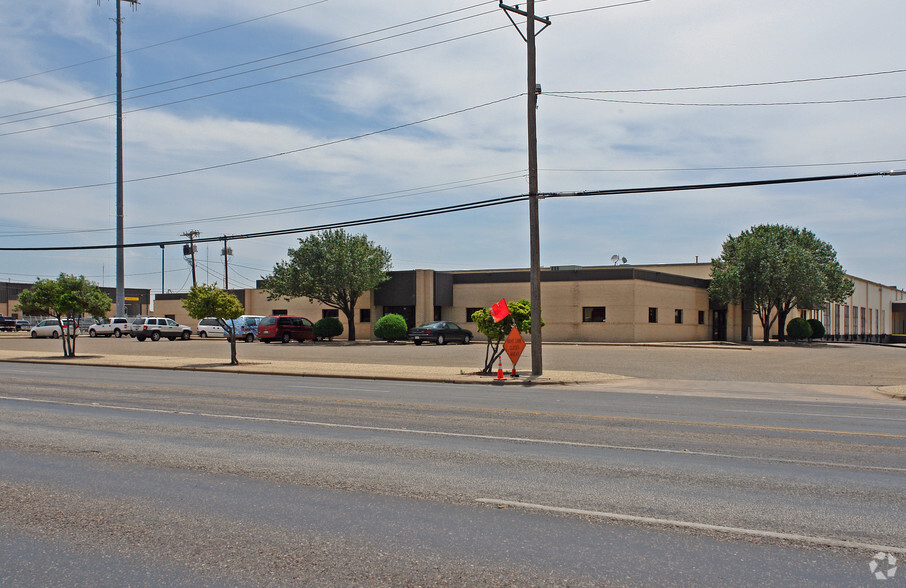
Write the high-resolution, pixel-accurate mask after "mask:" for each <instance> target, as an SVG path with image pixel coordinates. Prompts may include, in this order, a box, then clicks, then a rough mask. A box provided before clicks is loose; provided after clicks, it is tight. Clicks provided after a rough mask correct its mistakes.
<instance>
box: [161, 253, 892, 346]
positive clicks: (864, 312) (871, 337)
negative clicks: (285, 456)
mask: <svg viewBox="0 0 906 588" xmlns="http://www.w3.org/2000/svg"><path fill="white" fill-rule="evenodd" d="M710 271H711V264H710V263H690V264H670V265H637V266H628V265H621V266H601V267H578V266H561V267H551V268H545V269H543V270H542V272H541V282H542V288H541V301H542V313H541V314H542V317H543V319H544V322H545V326H544V340H545V341H551V342H555V341H577V342H583V341H588V342H656V341H713V340H717V341H737V342H739V341H750V340H756V341H758V340H761V339H762V338H763V331H762V327H761V323H760V321H759V320H758V317H757V315H754V314H753V313H752V312H751V309H743V308H741V307H739V306H733V305H731V306H729V307H725V306H721V305H716V304H714V303H713V302H712V301H711V300H710V299H709V297H708V291H707V288H708V283H709V276H710ZM849 277H850V279H852V280H853V282H854V283H855V285H856V289H855V292H854V293H853V295H852V296H851V297H849V298H848V299H847V300H846V301H844V302H843V303H841V304H829V305H827V306H826V307H825V308H823V309H819V310H803V311H794V312H793V313H792V314H791V315H790V317H789V318H793V317H795V316H804V317H805V318H817V319H819V320H821V321H822V323H824V325H825V328H826V330H827V334H828V337H829V338H834V339H837V340H860V341H881V340H884V339H886V338H889V337H888V336H889V335H892V334H896V333H906V292H904V291H903V290H900V289H898V288H896V287H895V286H885V285H883V284H879V283H877V282H872V281H869V280H865V279H862V278H857V277H854V276H849ZM234 293H235V294H236V295H237V296H238V297H239V299H240V301H241V302H242V303H243V305H244V307H245V311H246V313H247V314H256V315H271V314H291V315H301V316H305V317H307V318H309V319H311V320H312V321H317V320H319V319H321V318H323V317H325V316H336V317H338V318H339V319H340V320H341V321H343V322H344V323H345V322H346V318H345V316H343V315H342V314H341V313H339V312H338V311H337V310H335V309H331V308H329V307H327V306H325V305H322V304H319V303H317V302H314V303H312V302H309V301H308V299H293V300H284V299H279V300H268V298H267V294H266V293H265V292H264V291H263V290H260V289H245V290H234ZM529 297H530V291H529V271H528V270H527V269H503V270H474V271H452V272H440V271H434V270H427V269H425V270H409V271H395V272H391V273H390V279H389V280H388V281H387V282H385V283H384V284H382V285H381V286H380V287H379V288H377V289H375V290H374V291H372V292H367V293H365V295H363V296H362V297H361V298H360V299H359V301H358V303H357V305H356V313H355V320H356V335H357V338H359V339H368V338H370V337H372V328H373V326H374V322H375V321H376V320H377V319H378V318H380V317H381V316H384V315H385V314H389V313H396V314H400V315H402V316H403V317H405V318H406V321H407V322H408V323H409V324H410V325H415V324H420V323H423V322H428V321H432V320H446V321H452V322H454V323H457V324H459V325H460V326H463V327H465V328H471V329H472V330H473V331H477V329H476V328H475V326H474V323H472V322H471V314H472V312H474V311H475V310H477V309H479V308H488V307H490V306H491V305H492V304H494V303H495V302H497V301H498V300H500V299H501V298H505V299H507V300H518V299H520V298H525V299H528V298H529ZM184 298H185V294H158V295H156V296H155V301H154V314H156V315H159V316H169V317H171V318H174V319H176V320H177V321H179V322H181V323H185V324H192V325H193V326H194V324H195V323H196V322H197V321H193V320H192V319H190V318H189V316H188V314H187V313H186V311H185V309H183V307H182V300H183V299H184ZM347 332H348V327H347ZM476 335H477V332H476ZM776 335H777V326H776V325H775V326H774V327H773V329H772V336H776Z"/></svg>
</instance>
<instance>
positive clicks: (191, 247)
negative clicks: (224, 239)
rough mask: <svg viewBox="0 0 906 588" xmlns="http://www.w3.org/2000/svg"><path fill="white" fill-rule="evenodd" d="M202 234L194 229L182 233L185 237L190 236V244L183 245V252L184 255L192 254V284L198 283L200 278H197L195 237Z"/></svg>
mask: <svg viewBox="0 0 906 588" xmlns="http://www.w3.org/2000/svg"><path fill="white" fill-rule="evenodd" d="M200 234H201V233H199V232H198V231H196V230H194V229H193V230H191V231H186V232H185V233H183V234H182V236H183V237H188V238H189V244H188V245H183V247H182V254H183V256H190V257H191V259H192V261H191V262H190V265H191V266H192V286H197V285H198V280H196V279H195V251H196V248H195V242H194V240H195V237H197V236H198V235H200Z"/></svg>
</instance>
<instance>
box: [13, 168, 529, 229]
mask: <svg viewBox="0 0 906 588" xmlns="http://www.w3.org/2000/svg"><path fill="white" fill-rule="evenodd" d="M524 177H525V170H521V171H515V172H506V173H501V174H493V175H490V176H482V177H479V178H471V179H469V180H458V181H454V182H444V183H441V184H433V185H429V186H422V187H418V188H407V189H403V190H393V191H389V192H381V193H377V194H371V195H368V196H354V197H351V198H340V199H336V200H327V201H323V202H315V203H312V204H303V205H300V206H288V207H283V208H272V209H268V210H259V211H252V212H244V213H237V214H228V215H221V216H211V217H204V218H199V219H182V220H175V221H169V222H165V223H149V224H144V225H132V226H128V227H126V228H127V229H129V230H135V229H148V228H154V227H168V226H185V225H187V224H197V223H207V222H217V221H226V220H236V219H250V218H258V217H263V216H277V215H286V214H290V213H294V212H301V211H305V210H323V209H327V208H339V207H341V206H353V205H357V204H371V203H374V202H382V201H386V200H393V199H399V198H409V197H412V196H424V195H426V194H435V193H438V192H444V191H447V190H456V189H460V188H473V187H475V186H483V185H487V184H491V183H495V182H502V181H507V180H514V179H518V178H524ZM479 180H481V181H479ZM112 230H113V229H111V228H102V229H84V230H77V231H72V230H45V231H37V232H31V233H24V232H23V233H13V232H5V233H3V234H0V238H16V237H37V236H49V235H79V234H87V233H104V232H108V231H112Z"/></svg>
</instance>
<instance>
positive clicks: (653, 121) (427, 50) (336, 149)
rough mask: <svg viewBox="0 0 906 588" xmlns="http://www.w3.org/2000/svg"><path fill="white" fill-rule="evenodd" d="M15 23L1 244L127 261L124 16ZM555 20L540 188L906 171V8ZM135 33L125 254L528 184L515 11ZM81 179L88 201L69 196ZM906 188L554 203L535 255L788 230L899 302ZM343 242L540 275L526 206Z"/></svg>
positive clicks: (631, 12) (11, 256)
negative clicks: (120, 66) (119, 79)
mask: <svg viewBox="0 0 906 588" xmlns="http://www.w3.org/2000/svg"><path fill="white" fill-rule="evenodd" d="M0 9H2V14H3V15H4V18H3V19H2V21H0V50H2V51H3V53H4V55H5V57H4V59H3V60H2V62H0V80H2V83H0V116H2V117H3V118H0V193H2V195H0V206H2V210H3V213H2V215H0V246H4V247H30V246H46V245H50V246H63V245H101V244H109V243H114V242H115V232H114V227H115V194H116V191H115V185H114V182H115V177H116V176H115V168H114V162H115V106H114V104H113V103H112V100H113V97H112V94H113V93H114V92H115V78H114V72H115V62H114V60H113V59H112V57H111V56H112V55H113V54H114V52H115V28H114V23H113V22H112V20H111V19H112V18H113V17H114V15H115V4H113V2H110V1H108V0H101V2H100V5H98V4H97V3H96V2H91V1H86V0H78V1H76V0H57V1H55V2H53V3H23V2H12V1H11V0H0ZM537 11H538V13H539V14H541V15H544V16H547V15H551V18H552V21H553V25H552V26H551V27H549V28H548V29H546V30H545V31H544V32H543V33H542V34H541V35H540V36H539V37H538V81H539V83H541V85H542V89H543V94H542V95H541V96H540V99H539V109H538V138H539V166H540V174H539V178H540V189H541V191H543V192H558V191H568V192H572V191H581V190H595V189H612V188H633V187H644V186H659V185H674V184H687V183H706V182H724V181H744V180H754V179H771V178H786V177H798V176H813V175H824V174H837V173H856V172H873V171H881V170H889V169H901V168H906V147H904V145H903V140H902V138H903V137H904V136H906V129H904V127H906V119H904V117H903V116H902V114H901V112H902V108H903V104H904V100H906V72H901V71H899V70H901V69H906V63H904V62H903V57H902V56H903V55H906V36H904V35H902V33H901V30H900V23H902V22H904V20H906V4H901V3H893V2H890V1H889V0H888V1H886V2H881V1H877V0H866V1H864V2H860V3H853V2H844V1H841V0H826V1H822V2H818V1H810V0H804V1H799V2H792V3H791V2H788V1H787V2H783V1H774V0H764V1H762V2H758V3H738V2H725V1H719V0H702V1H697V0H689V1H684V2H676V1H667V0H650V1H647V2H634V3H632V2H630V3H618V2H602V1H600V0H547V1H543V2H542V1H539V2H537ZM123 15H124V17H125V21H124V24H123V31H124V33H123V46H124V50H125V51H126V53H125V55H124V88H125V89H126V90H127V91H126V98H127V100H126V102H125V110H126V115H125V125H124V126H125V133H124V134H125V177H126V180H127V183H126V185H125V216H126V242H127V243H137V242H151V241H160V240H175V239H179V238H180V234H181V233H183V232H185V231H188V230H190V229H196V230H198V231H200V232H201V236H202V237H215V236H221V235H232V234H240V233H251V232H257V231H268V230H275V229H284V228H292V227H302V226H311V225H316V224H322V223H333V222H341V221H346V220H356V219H362V218H369V217H374V216H381V215H386V214H393V213H402V212H408V211H414V210H420V209H426V208H433V207H439V206H448V205H453V204H460V203H466V202H471V201H476V200H483V199H488V198H496V197H501V196H510V195H517V194H524V193H525V192H526V191H527V189H528V187H527V178H526V171H525V170H526V167H527V156H526V138H525V135H526V124H525V118H526V115H525V97H524V96H520V94H522V93H523V92H524V90H525V44H524V42H523V41H522V39H521V38H520V37H519V35H518V33H517V32H516V30H515V29H514V28H513V26H512V25H511V24H510V22H509V21H508V20H507V18H506V16H505V15H504V14H503V12H502V11H501V10H500V9H499V8H498V7H497V3H496V2H477V1H472V2H469V1H462V2H453V1H448V2H444V3H429V2H416V1H414V0H412V1H410V0H396V1H391V2H381V3H376V2H374V3H362V2H355V3H354V2H350V1H348V0H321V1H318V0H307V1H306V0H280V1H269V2H256V3H250V2H240V1H234V0H222V1H220V2H216V3H214V2H198V3H186V2H177V1H175V0H147V1H146V2H144V3H142V4H140V5H139V6H138V7H137V9H136V10H134V11H133V10H132V7H131V6H130V5H128V4H124V5H123ZM407 23H409V24H407ZM243 64H245V65H243ZM251 70H258V71H251ZM225 76H229V77H225ZM214 78H223V79H219V80H215V79H214ZM692 87H694V88H696V89H682V88H692ZM88 106H91V108H86V107H88ZM460 111H462V112H460ZM452 113H459V114H452ZM49 115H53V116H49ZM26 119H28V120H26ZM425 119H432V120H430V121H429V122H424V123H422V124H417V125H411V123H414V122H417V121H422V120H425ZM43 127H47V128H43ZM396 127H401V128H397V129H396V130H392V131H391V130H387V129H393V128H396ZM380 131H385V132H380ZM354 137H360V138H354ZM279 154H285V155H279ZM249 159H257V161H255V162H251V163H244V164H236V162H240V161H244V160H249ZM202 168H213V169H208V170H206V171H194V170H200V169H202ZM159 176H164V177H159ZM149 178H150V179H149ZM77 186H94V187H89V188H79V189H66V190H61V188H71V187H77ZM904 191H906V177H883V178H869V179H850V180H842V181H835V182H822V183H809V184H796V185H792V186H783V187H759V188H741V189H733V190H708V191H696V192H681V193H668V194H653V195H644V196H611V197H588V198H573V199H548V200H544V201H542V202H541V207H540V212H541V261H542V265H544V266H549V265H606V264H609V260H610V257H611V255H613V254H619V255H620V256H624V257H626V258H627V259H628V260H629V262H630V263H635V264H651V263H678V262H692V261H694V260H695V259H696V257H698V258H699V259H700V260H701V261H707V260H708V259H710V258H711V257H714V256H717V255H719V253H720V247H721V244H722V242H723V241H724V239H725V238H726V237H727V236H728V235H731V234H733V235H735V234H738V233H739V232H740V231H742V230H744V229H746V228H748V227H750V226H752V225H755V224H759V223H786V224H791V225H794V226H804V227H807V228H809V229H810V230H812V231H813V232H815V233H816V234H817V235H818V236H819V237H820V238H822V239H825V240H827V241H829V242H830V243H831V244H833V245H834V247H835V248H836V250H837V252H838V258H839V260H840V261H841V263H842V264H843V266H844V267H845V268H846V270H847V271H849V272H850V273H853V274H855V275H858V276H860V277H864V278H867V279H871V280H875V281H879V282H882V283H885V284H888V285H900V286H902V285H903V282H904V280H903V277H904V270H906V258H904V256H903V255H902V254H901V247H899V246H898V241H899V237H900V235H901V233H902V230H903V219H904V218H906V214H904V213H906V210H904V208H906V205H904V202H903V198H902V194H903V193H904ZM350 230H351V231H353V232H356V233H365V234H367V235H368V236H369V238H371V239H372V240H373V241H375V242H376V243H378V244H381V245H383V246H385V247H386V248H388V249H389V250H390V252H391V254H392V255H393V264H394V269H411V268H434V269H438V270H447V269H474V268H501V267H527V266H528V263H529V247H528V210H527V206H526V205H525V204H524V203H518V204H513V205H507V206H501V207H495V208H487V209H480V210H476V211H470V212H461V213H456V214H449V215H442V216H435V217H430V218H423V219H417V220H408V221H401V222H394V223H387V224H381V225H372V226H365V227H358V228H354V229H350ZM299 236H304V235H299ZM297 238H298V236H281V237H271V238H267V239H257V240H241V241H232V242H231V243H230V246H231V248H232V249H233V253H234V256H233V257H232V258H231V264H230V285H231V286H232V287H249V286H252V285H253V284H254V281H255V279H257V278H259V277H260V276H262V275H264V274H267V273H268V272H269V271H270V269H271V268H272V267H273V265H274V264H275V263H276V262H278V261H280V260H282V259H284V258H285V256H286V250H287V249H288V248H289V247H293V246H294V245H296V242H297V241H296V239H297ZM220 248H221V245H220V244H219V243H212V244H210V245H206V244H201V245H199V252H198V258H199V261H200V266H199V276H200V279H201V280H202V281H205V282H210V283H212V282H215V281H216V282H218V283H220V284H222V283H223V275H222V274H223V260H222V257H220ZM165 256H166V258H165V268H166V274H165V279H164V282H165V288H166V289H169V290H173V291H180V290H185V289H187V288H188V286H189V285H190V279H191V278H190V271H189V266H188V264H187V263H186V262H185V261H184V259H183V257H182V250H181V247H176V246H172V247H167V249H166V250H165ZM114 268H115V253H114V251H113V250H101V251H74V252H15V253H11V252H0V280H10V281H30V280H32V279H34V278H35V277H54V276H56V275H57V274H59V273H60V272H67V273H75V274H84V275H86V276H88V277H90V278H91V279H92V280H94V281H96V282H98V283H101V284H103V285H107V286H113V285H114V284H115V278H114ZM160 272H161V251H160V249H159V248H158V247H150V248H145V249H129V250H128V251H127V255H126V275H127V277H126V285H127V286H128V287H141V288H151V289H152V290H155V291H157V290H159V289H160V285H161V274H160Z"/></svg>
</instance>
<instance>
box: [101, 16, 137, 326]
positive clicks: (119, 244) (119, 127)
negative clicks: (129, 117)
mask: <svg viewBox="0 0 906 588" xmlns="http://www.w3.org/2000/svg"><path fill="white" fill-rule="evenodd" d="M114 1H115V2H116V316H126V261H125V248H124V244H125V243H124V241H125V238H124V237H125V231H124V228H123V224H124V214H123V18H122V16H121V7H120V5H121V4H122V3H123V2H128V3H129V4H132V9H133V10H135V7H136V5H138V0H114ZM100 5H101V0H98V6H100Z"/></svg>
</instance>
